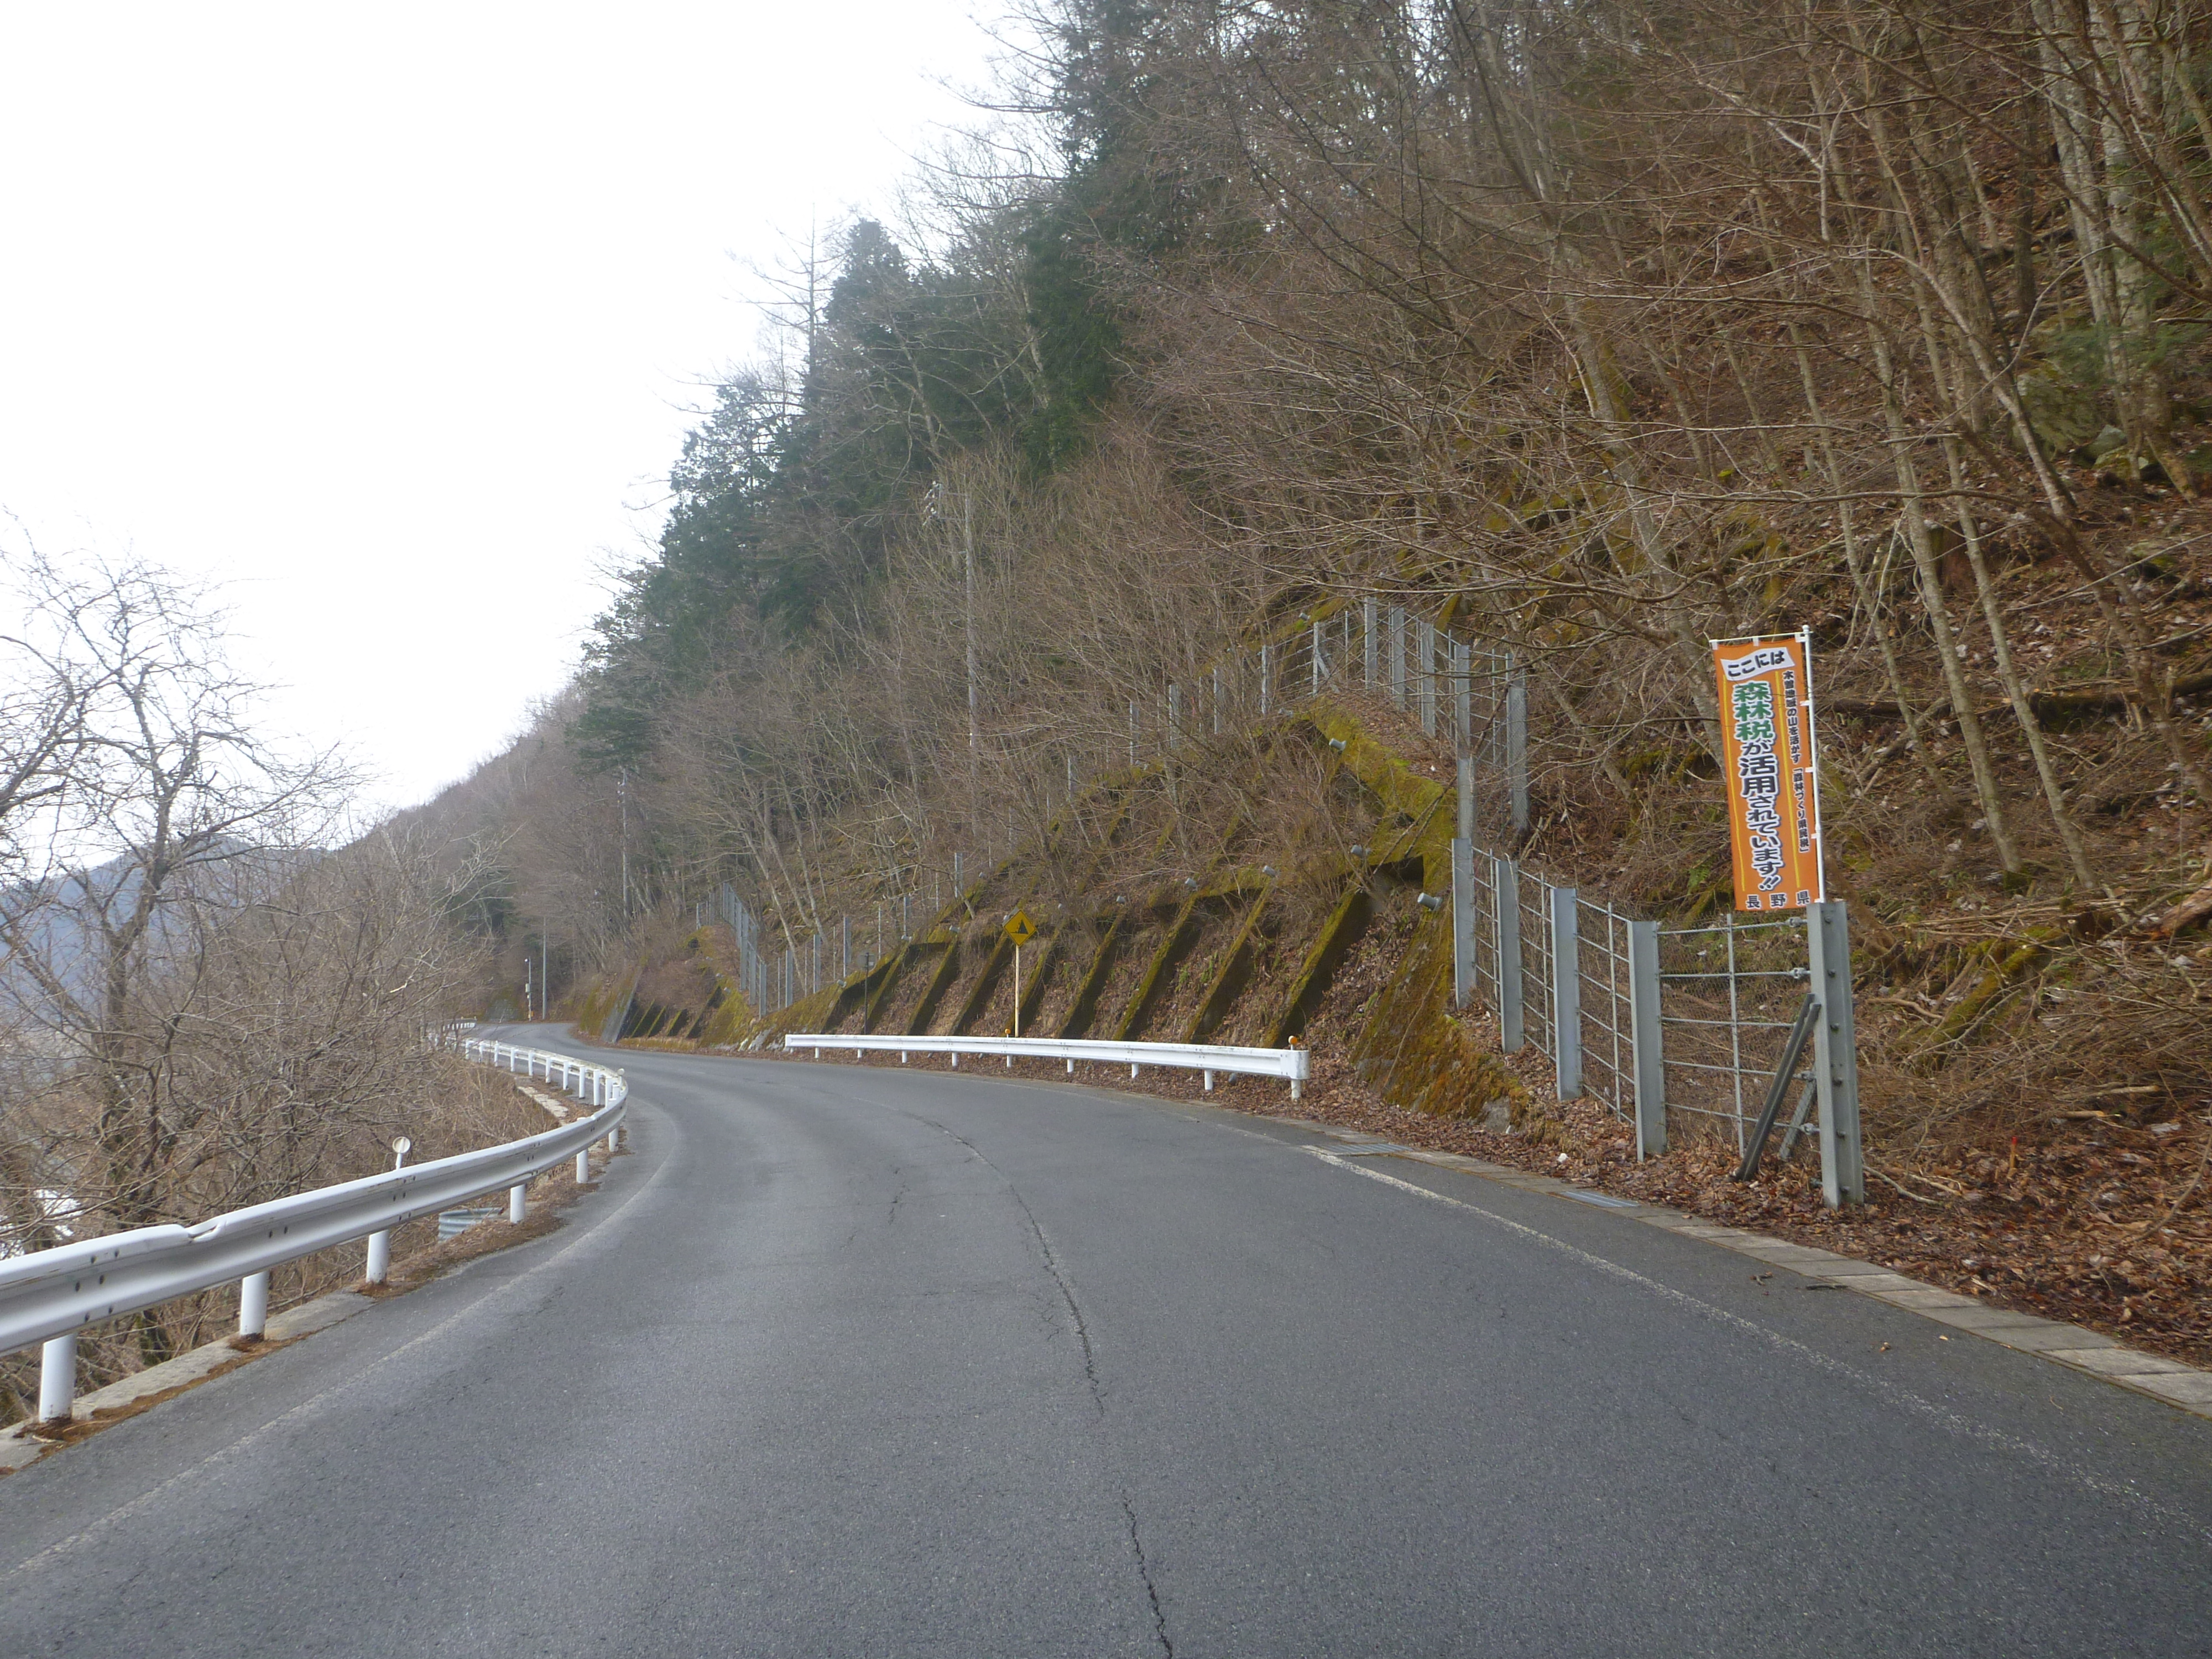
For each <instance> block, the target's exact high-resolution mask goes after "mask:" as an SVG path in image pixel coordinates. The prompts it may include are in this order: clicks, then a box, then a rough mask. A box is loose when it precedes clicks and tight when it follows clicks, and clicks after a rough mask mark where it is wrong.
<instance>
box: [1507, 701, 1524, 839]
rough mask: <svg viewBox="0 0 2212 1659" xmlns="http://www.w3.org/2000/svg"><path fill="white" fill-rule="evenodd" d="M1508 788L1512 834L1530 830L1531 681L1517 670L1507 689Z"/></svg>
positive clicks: (1517, 834)
mask: <svg viewBox="0 0 2212 1659" xmlns="http://www.w3.org/2000/svg"><path fill="white" fill-rule="evenodd" d="M1505 787H1506V788H1507V789H1508V791H1510V794H1511V798H1512V804H1513V833H1514V834H1515V835H1516V836H1520V835H1526V834H1527V833H1528V676H1527V675H1526V674H1523V673H1522V672H1520V671H1518V670H1516V671H1514V674H1513V678H1511V679H1510V680H1509V681H1508V682H1506V686H1505Z"/></svg>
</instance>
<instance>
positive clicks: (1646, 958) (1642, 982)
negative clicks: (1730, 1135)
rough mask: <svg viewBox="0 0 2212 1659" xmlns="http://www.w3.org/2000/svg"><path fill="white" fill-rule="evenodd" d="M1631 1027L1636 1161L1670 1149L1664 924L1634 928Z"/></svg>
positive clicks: (1631, 935) (1630, 966)
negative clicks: (1663, 1033)
mask: <svg viewBox="0 0 2212 1659" xmlns="http://www.w3.org/2000/svg"><path fill="white" fill-rule="evenodd" d="M1628 1025H1629V1031H1630V1046H1631V1052H1632V1054H1633V1055H1634V1059H1633V1060H1632V1062H1631V1063H1632V1065H1633V1066H1634V1068H1635V1072H1636V1157H1637V1159H1638V1162H1639V1163H1640V1162H1641V1161H1642V1160H1644V1158H1656V1157H1658V1156H1659V1154H1660V1153H1662V1152H1665V1151H1666V1150H1667V1060H1666V1055H1665V1053H1664V1052H1663V1051H1662V1049H1661V1048H1660V1046H1659V1043H1660V1036H1659V1032H1660V1025H1659V924H1658V923H1657V922H1656V921H1632V922H1630V923H1629V924H1628Z"/></svg>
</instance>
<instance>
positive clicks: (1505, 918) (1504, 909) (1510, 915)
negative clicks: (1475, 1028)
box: [1490, 859, 1528, 1054]
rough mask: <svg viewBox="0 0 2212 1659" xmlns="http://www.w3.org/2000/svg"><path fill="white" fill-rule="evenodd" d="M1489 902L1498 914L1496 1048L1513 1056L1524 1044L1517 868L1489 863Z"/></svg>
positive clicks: (1497, 861)
mask: <svg viewBox="0 0 2212 1659" xmlns="http://www.w3.org/2000/svg"><path fill="white" fill-rule="evenodd" d="M1490 883H1491V885H1490V891H1491V901H1492V904H1493V905H1494V906H1495V908H1496V909H1497V912H1498V1047H1499V1048H1502V1049H1504V1051H1505V1052H1506V1053H1507V1054H1519V1053H1520V1052H1521V1050H1522V1047H1523V1046H1524V1045H1525V1044H1526V1043H1527V1042H1528V1038H1527V1036H1524V1035H1523V1034H1522V1019H1521V972H1522V970H1521V866H1520V865H1519V864H1517V863H1516V862H1515V861H1514V860H1511V859H1492V860H1491V861H1490Z"/></svg>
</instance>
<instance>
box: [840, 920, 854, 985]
mask: <svg viewBox="0 0 2212 1659" xmlns="http://www.w3.org/2000/svg"><path fill="white" fill-rule="evenodd" d="M837 925H838V927H840V928H841V929H842V930H843V933H844V942H843V944H842V946H841V947H840V955H839V957H838V962H837V977H838V978H839V979H840V980H848V979H850V978H852V977H853V919H852V917H850V916H840V917H839V918H838V919H837Z"/></svg>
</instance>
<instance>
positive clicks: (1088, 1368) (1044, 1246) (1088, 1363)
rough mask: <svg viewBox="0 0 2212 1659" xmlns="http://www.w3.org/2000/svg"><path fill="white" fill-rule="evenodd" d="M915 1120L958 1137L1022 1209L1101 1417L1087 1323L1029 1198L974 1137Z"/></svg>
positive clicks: (1102, 1402)
mask: <svg viewBox="0 0 2212 1659" xmlns="http://www.w3.org/2000/svg"><path fill="white" fill-rule="evenodd" d="M915 1122H917V1123H927V1124H928V1125H929V1127H931V1128H933V1129H934V1130H936V1131H937V1132H938V1133H939V1134H941V1135H944V1136H945V1137H946V1138H947V1139H952V1140H957V1141H958V1142H959V1143H960V1144H961V1145H962V1146H965V1147H966V1148H967V1149H968V1151H969V1155H970V1156H971V1157H973V1158H975V1161H976V1162H977V1163H978V1164H981V1165H982V1166H983V1167H984V1168H985V1169H987V1170H989V1171H990V1172H991V1173H992V1174H993V1175H994V1176H998V1177H999V1179H1000V1182H1003V1183H1004V1184H1005V1186H1006V1196H1007V1197H1009V1198H1011V1199H1012V1200H1014V1205H1015V1207H1016V1208H1018V1210H1020V1211H1021V1212H1022V1218H1023V1219H1024V1220H1025V1221H1027V1222H1028V1223H1029V1224H1030V1232H1032V1233H1033V1234H1035V1235H1036V1242H1037V1253H1038V1254H1039V1255H1041V1256H1042V1258H1043V1260H1044V1270H1045V1272H1046V1273H1048V1274H1049V1275H1050V1276H1051V1278H1052V1282H1053V1284H1054V1285H1055V1286H1057V1287H1058V1288H1059V1291H1060V1301H1061V1302H1062V1303H1063V1304H1066V1309H1067V1318H1068V1322H1069V1323H1070V1324H1072V1325H1073V1326H1074V1327H1075V1340H1076V1342H1077V1343H1078V1344H1079V1346H1081V1347H1082V1350H1083V1380H1084V1382H1085V1383H1086V1384H1088V1385H1089V1387H1090V1389H1091V1407H1093V1409H1095V1410H1096V1411H1097V1413H1098V1415H1099V1416H1100V1417H1102V1418H1103V1417H1104V1416H1105V1415H1106V1390H1105V1389H1104V1387H1103V1385H1102V1384H1101V1383H1100V1382H1099V1380H1098V1357H1097V1354H1095V1353H1094V1352H1091V1327H1090V1326H1089V1325H1088V1324H1086V1323H1085V1321H1084V1317H1083V1308H1082V1305H1081V1304H1079V1303H1078V1302H1077V1301H1076V1299H1075V1287H1074V1286H1073V1285H1070V1284H1069V1283H1068V1282H1067V1275H1066V1273H1062V1272H1061V1271H1060V1259H1059V1258H1058V1257H1057V1256H1055V1255H1054V1254H1053V1250H1052V1239H1051V1237H1050V1236H1049V1235H1048V1234H1047V1233H1046V1231H1045V1230H1044V1227H1043V1225H1042V1223H1040V1222H1039V1221H1038V1220H1037V1218H1036V1212H1035V1211H1033V1210H1031V1209H1030V1205H1029V1200H1027V1199H1025V1198H1024V1197H1023V1196H1022V1194H1021V1189H1020V1188H1018V1187H1016V1186H1015V1185H1014V1183H1013V1182H1012V1181H1011V1180H1009V1179H1008V1178H1007V1176H1006V1171H1005V1170H1002V1169H1000V1167H999V1166H998V1165H997V1164H994V1163H992V1162H991V1160H990V1159H989V1158H986V1157H984V1155H983V1153H982V1152H981V1149H980V1148H979V1147H977V1146H976V1145H975V1142H974V1141H972V1140H969V1139H968V1138H967V1137H966V1136H964V1135H963V1134H961V1133H958V1132H957V1131H956V1130H953V1129H949V1128H947V1127H945V1125H944V1124H942V1123H939V1122H938V1121H936V1120H935V1119H934V1118H927V1117H922V1116H921V1115H915Z"/></svg>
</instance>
